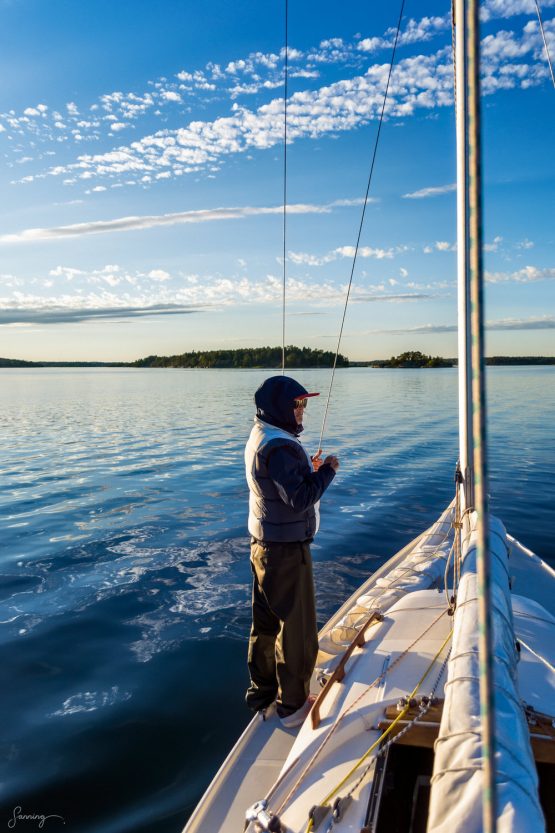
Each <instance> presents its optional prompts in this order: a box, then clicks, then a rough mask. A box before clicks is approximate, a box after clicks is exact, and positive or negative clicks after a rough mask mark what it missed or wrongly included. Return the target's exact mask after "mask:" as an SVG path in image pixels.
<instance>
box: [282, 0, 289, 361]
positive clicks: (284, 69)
mask: <svg viewBox="0 0 555 833" xmlns="http://www.w3.org/2000/svg"><path fill="white" fill-rule="evenodd" d="M288 29H289V2H288V0H285V57H284V66H283V88H284V94H283V293H282V312H281V372H282V374H283V375H284V374H285V286H286V281H287V260H286V256H287V250H286V246H287V82H288V63H287V62H288V58H289V42H288V34H289V32H288Z"/></svg>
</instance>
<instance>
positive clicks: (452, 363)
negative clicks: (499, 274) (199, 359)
mask: <svg viewBox="0 0 555 833" xmlns="http://www.w3.org/2000/svg"><path fill="white" fill-rule="evenodd" d="M457 364H458V362H457V359H443V360H442V363H441V364H437V365H428V366H426V365H420V366H419V365H409V364H406V365H404V364H393V363H392V362H391V360H390V359H371V360H369V361H350V362H349V364H348V365H342V368H345V367H347V368H349V367H369V368H371V369H390V368H393V369H396V368H400V369H407V368H410V369H424V370H431V369H434V368H437V367H443V368H445V367H457ZM486 365H488V366H490V367H504V366H505V367H518V366H527V365H555V356H490V357H486ZM42 367H62V368H64V367H65V368H72V367H75V368H78V367H90V368H95V367H116V368H117V367H120V368H139V369H144V368H145V367H146V368H147V369H149V368H150V369H157V368H160V367H162V368H165V369H168V368H169V369H172V370H281V365H275V364H274V365H255V364H253V365H243V366H242V367H237V366H235V367H233V366H232V367H230V366H229V365H212V366H210V367H200V366H198V365H197V366H190V365H181V366H175V365H139V364H138V363H137V362H48V361H38V362H33V361H25V360H24V359H5V358H0V368H2V369H10V368H14V369H17V368H42ZM326 368H328V369H329V366H327V365H321V364H320V365H317V364H314V365H310V364H307V365H291V366H289V365H288V366H287V368H286V369H288V370H325V369H326Z"/></svg>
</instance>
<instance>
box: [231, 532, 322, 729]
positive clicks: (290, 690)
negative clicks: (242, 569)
mask: <svg viewBox="0 0 555 833" xmlns="http://www.w3.org/2000/svg"><path fill="white" fill-rule="evenodd" d="M251 568H252V572H253V587H252V628H251V634H250V639H249V654H248V665H249V673H250V678H251V684H250V686H249V689H248V691H247V696H246V700H247V705H248V706H249V707H250V708H251V709H253V710H255V711H258V710H260V709H264V708H266V706H269V705H270V703H272V702H273V701H274V700H276V702H277V710H278V714H279V715H280V716H281V717H284V716H285V715H288V714H292V713H293V712H294V711H296V710H297V709H299V708H300V707H301V706H302V705H303V704H304V702H305V700H306V698H307V697H308V693H309V686H310V678H311V676H312V672H313V670H314V665H315V663H316V655H317V653H318V630H317V626H316V608H315V602H314V580H313V577H312V556H311V554H310V546H309V544H308V543H306V542H303V543H300V542H299V543H291V544H273V543H268V544H261V543H257V542H253V543H252V544H251Z"/></svg>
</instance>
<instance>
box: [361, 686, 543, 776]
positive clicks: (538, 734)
mask: <svg viewBox="0 0 555 833" xmlns="http://www.w3.org/2000/svg"><path fill="white" fill-rule="evenodd" d="M443 702H444V701H443V700H438V701H437V703H435V704H434V705H433V706H430V708H429V709H428V711H427V712H426V714H424V715H423V716H422V718H420V719H419V720H418V721H417V723H415V724H414V725H413V726H411V728H410V729H409V730H408V731H407V732H406V733H405V734H404V735H402V737H400V738H399V740H397V741H396V743H399V744H404V745H405V746H421V747H425V748H428V749H433V746H434V743H435V741H436V739H437V736H438V734H439V724H440V723H441V716H442V713H443ZM419 712H420V709H419V707H418V705H414V706H411V708H410V709H409V710H408V712H407V713H406V715H405V716H404V718H403V720H400V721H399V722H398V723H397V724H396V725H395V726H394V727H393V729H392V731H391V734H390V737H391V738H395V736H396V735H397V734H398V733H399V732H401V731H402V730H403V729H406V726H407V724H408V723H410V722H411V721H412V720H414V718H415V717H417V716H418V714H419ZM398 714H399V710H398V709H397V706H388V707H387V708H386V710H385V716H384V718H383V719H382V720H380V722H379V723H378V729H380V730H381V731H384V730H385V729H387V728H389V726H391V724H392V723H393V721H394V720H395V718H396V717H397V716H398ZM525 716H526V720H527V723H528V729H529V731H530V745H531V747H532V753H533V755H534V760H535V761H536V762H537V763H542V764H554V763H555V725H554V724H555V718H553V717H552V716H551V715H548V714H543V713H541V712H536V711H533V710H532V711H530V710H527V711H526V712H525Z"/></svg>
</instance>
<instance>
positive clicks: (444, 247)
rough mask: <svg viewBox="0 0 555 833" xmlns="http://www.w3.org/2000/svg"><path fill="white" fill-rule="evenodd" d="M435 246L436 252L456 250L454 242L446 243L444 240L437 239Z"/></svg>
mask: <svg viewBox="0 0 555 833" xmlns="http://www.w3.org/2000/svg"><path fill="white" fill-rule="evenodd" d="M435 247H436V250H437V251H438V252H455V251H456V250H457V244H456V243H448V242H447V241H446V240H437V241H436V243H435Z"/></svg>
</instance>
